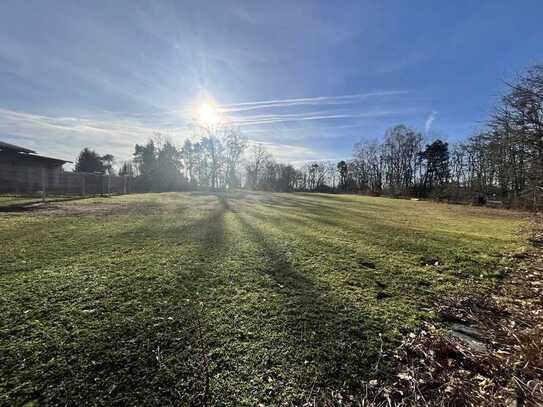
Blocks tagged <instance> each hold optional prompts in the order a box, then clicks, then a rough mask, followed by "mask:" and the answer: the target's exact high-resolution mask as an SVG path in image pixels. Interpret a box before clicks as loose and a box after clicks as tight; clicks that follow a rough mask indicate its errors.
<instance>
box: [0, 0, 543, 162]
mask: <svg viewBox="0 0 543 407" xmlns="http://www.w3.org/2000/svg"><path fill="white" fill-rule="evenodd" d="M542 15H543V2H541V1H518V2H513V1H498V0H495V1H461V0H458V1H416V0H414V1H352V2H348V1H256V0H254V1H227V0H221V1H194V2H192V1H165V0H164V1H135V0H131V1H120V0H118V1H104V2H100V1H92V2H90V1H89V2H83V1H66V2H62V1H49V2H48V1H10V0H7V1H3V2H2V4H1V5H0V140H4V141H8V142H12V143H17V144H21V145H24V146H28V147H30V148H34V149H36V150H38V151H39V152H41V153H43V154H48V155H52V156H56V157H61V158H66V159H72V160H73V159H74V158H75V156H76V154H77V152H78V151H79V150H80V149H81V148H82V147H86V146H88V147H92V148H95V149H96V150H97V151H98V152H99V153H102V154H105V153H112V154H114V155H115V156H116V157H117V158H118V159H119V160H122V159H126V158H128V157H129V156H130V155H131V153H132V151H133V146H134V144H135V143H142V142H144V141H145V140H146V139H147V138H149V137H150V136H152V135H153V133H155V132H160V133H161V134H163V135H165V136H168V137H170V138H172V139H173V141H174V142H176V143H177V144H182V142H183V140H184V138H185V137H190V136H192V135H193V131H192V130H191V126H190V122H191V120H192V117H193V114H192V112H193V111H194V109H195V106H198V105H199V104H201V103H202V102H203V101H205V100H213V101H214V102H215V103H216V104H217V105H219V107H220V109H221V110H222V111H223V115H226V116H228V117H229V119H230V120H232V121H233V122H234V123H236V125H238V126H240V128H241V130H242V131H243V132H244V133H245V134H246V135H247V136H248V138H249V139H250V140H251V142H252V143H256V142H261V143H264V145H265V146H266V147H267V148H268V149H269V150H270V151H271V152H272V153H274V154H275V155H276V156H277V158H279V159H280V160H288V161H296V162H301V161H304V160H313V159H315V160H317V159H331V160H336V159H340V158H348V157H349V156H350V155H351V152H352V147H353V144H354V143H355V142H357V141H359V140H360V139H374V138H379V137H382V134H383V133H384V131H385V129H386V128H388V127H390V126H393V125H395V124H400V123H405V124H407V125H410V126H413V127H415V128H417V129H419V130H420V131H422V132H424V133H425V134H426V135H427V137H428V138H432V137H441V138H445V139H447V140H449V141H451V142H454V141H456V140H460V139H463V138H465V137H467V136H469V135H470V134H471V133H472V132H473V131H475V130H476V129H477V128H480V127H481V126H482V125H483V122H484V120H485V118H486V117H487V116H488V114H489V112H490V111H491V109H492V106H493V105H494V104H495V103H496V102H497V100H498V98H499V96H500V94H501V93H502V92H503V91H504V89H505V87H504V83H503V82H504V81H505V80H511V79H513V78H514V77H515V75H516V74H517V73H518V72H520V71H522V70H523V69H524V68H526V67H527V66H529V65H531V64H534V63H537V62H543V42H542V41H541V39H542V38H543V25H542V24H541V21H540V19H541V16H542Z"/></svg>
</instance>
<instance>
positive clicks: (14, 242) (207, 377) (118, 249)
mask: <svg viewBox="0 0 543 407" xmlns="http://www.w3.org/2000/svg"><path fill="white" fill-rule="evenodd" d="M523 226H524V220H523V218H522V216H521V215H519V214H516V213H513V212H508V211H504V210H490V209H482V208H473V207H468V206H449V205H444V204H436V203H430V202H415V201H406V200H394V199H386V198H372V197H362V196H347V195H324V194H271V193H236V194H230V195H224V194H216V195H213V194H205V193H164V194H145V195H129V196H121V197H113V198H95V199H87V200H81V201H71V202H64V203H56V204H55V205H52V206H51V208H50V209H46V210H41V211H35V212H31V213H29V212H24V213H0V248H1V249H0V250H1V252H0V314H1V315H2V319H1V322H0V404H8V405H11V404H12V405H20V404H24V403H25V402H31V401H34V402H37V403H38V404H52V403H57V404H63V405H65V404H66V405H80V404H93V405H94V404H119V405H134V404H138V405H152V404H153V405H154V404H156V405H169V404H176V405H180V404H181V405H186V404H204V403H208V404H220V405H256V404H258V403H263V404H264V405H276V404H278V403H279V402H280V401H292V402H294V403H300V402H303V401H305V400H308V399H310V397H311V395H312V394H314V393H315V392H317V391H318V390H322V389H327V390H334V389H335V390H344V391H346V392H356V390H357V389H359V388H360V387H361V386H362V383H363V381H364V380H369V379H371V378H372V377H374V376H375V375H376V374H377V371H381V372H382V371H383V370H384V371H386V368H387V363H389V362H387V359H386V357H385V358H382V357H381V356H382V353H381V351H380V350H381V348H382V349H383V351H385V352H386V351H387V350H390V349H391V348H392V347H394V346H396V345H397V344H398V343H399V341H400V340H401V339H402V337H403V336H404V335H406V334H407V333H409V332H411V331H412V330H415V329H416V328H417V326H419V325H420V323H421V322H422V321H423V320H426V319H432V318H435V315H434V313H433V311H432V304H433V302H434V301H435V300H436V299H438V298H440V297H442V296H445V295H450V294H453V293H474V292H478V291H480V292H483V293H484V292H487V291H488V290H491V289H492V287H494V286H495V285H496V284H499V283H500V280H501V277H502V276H503V270H504V269H505V267H506V266H507V262H506V260H504V258H503V257H502V254H503V253H504V252H505V251H508V250H515V249H518V248H519V247H520V246H521V245H523V244H524V242H523V241H522V240H521V238H520V236H521V234H520V230H521V229H522V227H523Z"/></svg>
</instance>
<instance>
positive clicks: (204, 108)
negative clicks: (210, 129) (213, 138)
mask: <svg viewBox="0 0 543 407" xmlns="http://www.w3.org/2000/svg"><path fill="white" fill-rule="evenodd" d="M198 120H200V122H202V124H204V125H206V126H214V125H216V124H217V123H219V121H220V120H221V118H220V116H219V113H218V112H217V108H216V107H215V106H214V105H212V104H209V103H204V104H203V105H201V106H200V108H199V109H198Z"/></svg>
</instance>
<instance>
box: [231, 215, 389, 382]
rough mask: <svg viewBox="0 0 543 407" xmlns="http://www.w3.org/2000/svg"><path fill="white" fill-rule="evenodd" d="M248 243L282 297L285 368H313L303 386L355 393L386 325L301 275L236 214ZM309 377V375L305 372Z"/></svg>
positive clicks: (272, 242) (262, 236)
mask: <svg viewBox="0 0 543 407" xmlns="http://www.w3.org/2000/svg"><path fill="white" fill-rule="evenodd" d="M236 220H237V221H238V222H239V223H240V224H241V226H242V228H243V230H244V231H245V233H246V234H247V236H248V238H249V239H250V240H251V241H253V242H255V243H257V245H258V246H259V248H260V253H261V254H260V258H261V259H262V266H261V268H260V269H259V270H249V271H251V272H255V271H256V272H259V273H260V274H261V275H262V276H263V277H264V281H266V279H270V280H271V282H272V283H271V284H270V286H271V287H272V289H273V290H275V291H276V292H277V293H278V294H279V295H281V296H282V298H283V309H282V310H281V317H282V318H283V319H284V323H285V328H286V330H287V332H288V339H287V340H288V342H289V345H288V346H289V347H290V348H291V349H293V350H294V352H291V353H289V355H288V356H287V359H288V360H287V361H285V364H293V365H298V370H300V371H303V370H304V364H306V363H311V366H312V368H313V369H314V371H315V372H316V373H315V374H316V377H307V375H305V376H301V377H299V378H298V379H299V380H300V381H301V382H302V384H303V385H305V386H311V381H313V384H315V383H316V384H317V385H318V386H321V387H336V388H339V387H340V386H347V387H350V388H353V389H354V388H356V387H357V386H358V385H360V381H361V380H362V379H363V378H364V377H366V376H367V375H368V374H370V373H371V366H372V364H373V363H374V362H375V360H376V357H377V350H378V349H377V346H378V345H377V332H382V330H383V329H384V326H382V325H381V324H380V323H378V322H376V321H375V320H372V319H371V318H368V316H367V315H366V314H365V313H364V312H363V311H362V310H360V309H357V308H355V307H353V306H352V305H351V304H348V303H346V302H344V301H341V299H339V298H338V297H337V296H335V295H334V293H333V292H332V291H331V290H330V289H329V287H327V286H326V285H325V284H322V283H317V282H316V281H314V280H313V279H311V278H309V277H308V276H307V275H306V274H305V273H304V272H301V271H299V270H297V268H296V266H295V265H293V264H292V262H291V261H290V260H289V258H288V257H287V255H286V254H285V252H284V251H283V250H282V249H281V248H280V247H279V246H278V245H277V244H276V243H275V242H274V240H273V239H272V238H269V237H267V236H266V235H264V234H263V233H262V232H261V231H260V230H259V229H258V228H257V227H255V226H253V225H252V224H251V223H249V221H247V220H245V219H244V217H243V216H241V215H239V214H238V215H236ZM306 373H307V371H306Z"/></svg>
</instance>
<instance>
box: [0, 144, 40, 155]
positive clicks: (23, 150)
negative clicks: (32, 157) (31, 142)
mask: <svg viewBox="0 0 543 407" xmlns="http://www.w3.org/2000/svg"><path fill="white" fill-rule="evenodd" d="M0 150H10V151H15V152H17V153H27V154H36V152H35V151H34V150H30V149H28V148H24V147H20V146H16V145H15V144H10V143H6V142H4V141H0Z"/></svg>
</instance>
